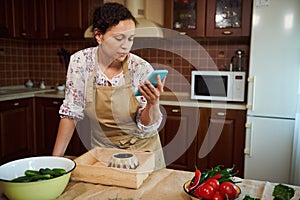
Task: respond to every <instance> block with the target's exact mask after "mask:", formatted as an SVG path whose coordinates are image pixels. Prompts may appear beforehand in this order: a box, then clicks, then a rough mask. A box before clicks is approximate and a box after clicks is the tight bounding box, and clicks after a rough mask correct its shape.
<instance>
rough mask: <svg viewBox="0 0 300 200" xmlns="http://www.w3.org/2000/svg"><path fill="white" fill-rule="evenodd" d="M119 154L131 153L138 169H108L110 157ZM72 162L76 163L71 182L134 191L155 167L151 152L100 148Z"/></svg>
mask: <svg viewBox="0 0 300 200" xmlns="http://www.w3.org/2000/svg"><path fill="white" fill-rule="evenodd" d="M121 152H130V153H133V154H134V155H135V156H136V157H137V159H138V161H139V165H138V167H137V168H136V169H119V168H113V167H108V164H109V162H110V159H111V155H112V154H114V153H121ZM74 161H75V162H76V168H75V170H74V171H73V172H72V175H71V180H75V181H84V182H89V183H100V184H104V185H114V186H122V187H127V188H134V189H137V188H139V187H140V186H141V185H142V184H143V182H144V180H145V179H146V178H147V177H148V176H149V174H151V173H152V172H153V170H154V165H155V161H154V154H153V153H151V152H140V151H130V150H121V149H113V148H101V147H97V148H94V149H92V150H90V151H89V152H87V153H85V154H83V155H81V156H80V157H78V158H76V159H75V160H74Z"/></svg>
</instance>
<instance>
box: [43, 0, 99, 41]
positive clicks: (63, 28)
mask: <svg viewBox="0 0 300 200" xmlns="http://www.w3.org/2000/svg"><path fill="white" fill-rule="evenodd" d="M46 1H47V23H48V27H47V28H48V38H50V39H67V38H69V39H81V38H83V34H84V31H85V30H86V29H87V28H88V27H89V26H90V25H91V23H92V18H93V12H94V9H95V8H96V7H98V6H100V5H102V4H103V0H46Z"/></svg>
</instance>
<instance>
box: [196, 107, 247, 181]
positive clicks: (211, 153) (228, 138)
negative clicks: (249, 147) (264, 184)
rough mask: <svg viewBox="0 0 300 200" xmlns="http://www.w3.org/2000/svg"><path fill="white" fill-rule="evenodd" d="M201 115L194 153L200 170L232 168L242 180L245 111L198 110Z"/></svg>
mask: <svg viewBox="0 0 300 200" xmlns="http://www.w3.org/2000/svg"><path fill="white" fill-rule="evenodd" d="M200 116H201V120H200V126H199V131H198V138H197V139H198V142H197V144H198V147H197V152H199V153H200V154H201V157H199V156H198V157H197V166H198V167H199V169H201V170H204V169H210V168H211V167H214V166H217V165H224V167H232V166H235V169H236V170H238V171H239V173H238V176H240V177H243V174H244V147H245V123H246V111H245V110H226V109H211V108H201V109H200ZM205 137H207V138H205ZM204 141H207V143H204ZM200 149H201V151H200ZM206 153H208V154H206ZM203 156H204V157H203Z"/></svg>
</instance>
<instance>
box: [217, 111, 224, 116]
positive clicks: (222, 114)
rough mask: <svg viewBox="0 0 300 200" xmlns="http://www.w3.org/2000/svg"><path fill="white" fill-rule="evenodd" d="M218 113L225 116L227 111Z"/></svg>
mask: <svg viewBox="0 0 300 200" xmlns="http://www.w3.org/2000/svg"><path fill="white" fill-rule="evenodd" d="M217 115H218V116H225V115H226V113H225V112H217Z"/></svg>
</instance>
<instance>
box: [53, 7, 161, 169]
mask: <svg viewBox="0 0 300 200" xmlns="http://www.w3.org/2000/svg"><path fill="white" fill-rule="evenodd" d="M136 23H137V22H136V20H135V18H134V17H133V16H132V14H131V13H130V11H128V9H127V8H126V7H124V6H123V5H121V4H118V3H106V4H104V5H103V6H102V7H100V8H98V9H96V10H95V12H94V18H93V33H94V36H95V39H96V41H97V43H98V46H97V47H92V48H87V49H83V50H81V51H79V52H76V53H75V54H74V55H72V56H71V59H70V64H69V69H68V74H67V81H66V94H65V100H64V102H63V104H62V106H61V108H60V111H59V113H60V115H61V121H60V124H59V128H58V133H57V138H56V142H55V146H54V149H53V155H54V156H63V155H64V153H65V150H66V148H67V146H68V143H69V141H70V139H71V137H72V134H73V132H74V129H75V127H76V125H79V124H80V122H82V121H85V120H83V119H84V118H85V117H88V119H89V122H90V129H91V145H92V147H95V146H100V147H112V148H122V149H131V150H141V151H152V152H155V161H156V168H161V167H164V165H165V164H164V159H163V154H162V149H161V144H160V139H159V135H158V131H157V129H158V127H159V126H160V123H161V121H162V114H161V112H160V109H159V96H160V94H161V93H162V92H163V87H164V82H165V79H163V80H162V81H160V77H159V76H158V77H157V87H156V88H155V87H154V86H153V85H152V84H151V83H150V82H149V81H147V80H146V79H147V76H148V75H149V74H150V73H151V72H152V71H153V68H152V66H151V65H150V64H149V63H148V62H146V61H145V60H143V59H142V58H140V57H138V56H136V55H134V54H132V53H130V49H131V47H132V45H133V39H134V35H135V26H136ZM136 89H139V91H140V92H141V94H142V96H137V97H135V96H134V95H133V93H134V91H135V90H136ZM75 124H76V125H75ZM80 134H81V133H80ZM85 134H89V133H85Z"/></svg>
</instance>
